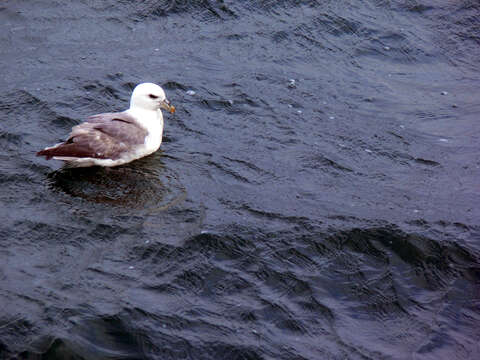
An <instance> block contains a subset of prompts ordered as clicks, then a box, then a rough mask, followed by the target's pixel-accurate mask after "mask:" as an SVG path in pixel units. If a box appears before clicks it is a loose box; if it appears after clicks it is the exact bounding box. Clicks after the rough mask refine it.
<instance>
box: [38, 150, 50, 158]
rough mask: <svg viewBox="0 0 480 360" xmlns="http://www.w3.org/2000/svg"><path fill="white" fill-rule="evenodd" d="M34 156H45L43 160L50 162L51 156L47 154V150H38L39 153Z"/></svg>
mask: <svg viewBox="0 0 480 360" xmlns="http://www.w3.org/2000/svg"><path fill="white" fill-rule="evenodd" d="M36 155H37V156H45V158H46V159H47V160H50V159H51V158H52V155H50V154H49V152H48V150H47V149H43V150H40V151H39V152H37V154H36Z"/></svg>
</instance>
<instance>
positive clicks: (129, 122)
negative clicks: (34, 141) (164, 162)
mask: <svg viewBox="0 0 480 360" xmlns="http://www.w3.org/2000/svg"><path fill="white" fill-rule="evenodd" d="M160 109H165V110H167V111H169V112H170V113H172V114H173V113H174V112H175V106H173V105H171V104H170V101H168V100H167V98H166V96H165V92H164V91H163V89H162V88H161V87H160V86H158V85H156V84H152V83H143V84H139V85H137V86H136V87H135V89H134V90H133V93H132V97H131V99H130V108H129V109H128V110H125V111H123V112H117V113H104V114H98V115H93V116H90V117H89V118H87V120H86V121H85V122H83V123H81V124H80V125H77V126H74V127H73V128H72V132H71V133H70V136H69V137H68V139H67V140H66V141H64V142H62V143H59V144H57V145H55V146H52V147H47V148H45V149H43V150H42V151H39V152H38V153H37V156H45V157H46V159H47V160H50V159H51V158H53V159H56V160H63V161H65V165H66V166H67V167H88V166H107V167H111V166H117V165H122V164H126V163H128V162H130V161H133V160H136V159H139V158H141V157H144V156H147V155H150V154H152V153H154V152H155V151H157V150H158V148H159V147H160V144H161V143H162V133H163V116H162V111H161V110H160Z"/></svg>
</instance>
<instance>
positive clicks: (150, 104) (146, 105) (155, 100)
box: [130, 83, 175, 113]
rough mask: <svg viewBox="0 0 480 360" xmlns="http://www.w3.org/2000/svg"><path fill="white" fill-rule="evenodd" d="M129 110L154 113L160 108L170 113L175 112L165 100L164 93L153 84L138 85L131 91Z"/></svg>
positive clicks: (173, 107)
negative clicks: (137, 109) (134, 109)
mask: <svg viewBox="0 0 480 360" xmlns="http://www.w3.org/2000/svg"><path fill="white" fill-rule="evenodd" d="M130 108H139V109H142V110H155V111H156V110H158V109H161V108H162V109H165V110H167V111H170V112H171V113H174V112H175V106H173V105H171V104H170V101H168V100H167V98H166V96H165V91H163V89H162V88H161V87H160V86H158V85H157V84H153V83H142V84H138V85H137V86H136V87H135V89H133V93H132V97H131V99H130Z"/></svg>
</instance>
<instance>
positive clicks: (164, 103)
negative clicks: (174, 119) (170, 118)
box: [160, 99, 175, 114]
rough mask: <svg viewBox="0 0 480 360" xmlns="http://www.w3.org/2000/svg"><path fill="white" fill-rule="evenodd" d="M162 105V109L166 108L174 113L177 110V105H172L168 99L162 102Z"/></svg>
mask: <svg viewBox="0 0 480 360" xmlns="http://www.w3.org/2000/svg"><path fill="white" fill-rule="evenodd" d="M160 107H161V108H162V109H165V110H167V111H169V112H170V113H171V114H173V113H174V112H175V106H173V105H171V104H170V101H168V100H167V99H165V100H163V101H162V102H161V103H160Z"/></svg>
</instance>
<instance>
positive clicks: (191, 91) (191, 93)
mask: <svg viewBox="0 0 480 360" xmlns="http://www.w3.org/2000/svg"><path fill="white" fill-rule="evenodd" d="M187 95H190V96H193V95H195V91H193V90H187Z"/></svg>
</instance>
